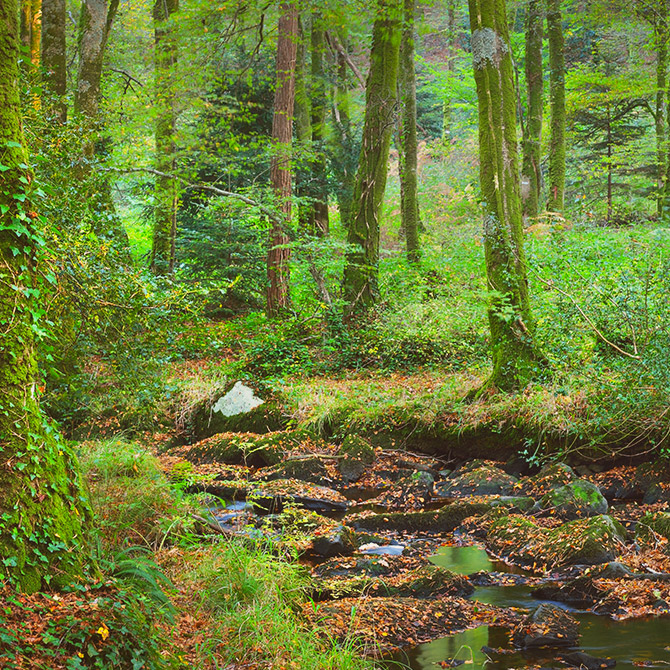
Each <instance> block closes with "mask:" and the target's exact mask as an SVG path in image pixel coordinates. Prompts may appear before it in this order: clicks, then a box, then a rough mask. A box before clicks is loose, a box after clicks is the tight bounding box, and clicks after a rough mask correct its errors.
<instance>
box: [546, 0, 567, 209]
mask: <svg viewBox="0 0 670 670" xmlns="http://www.w3.org/2000/svg"><path fill="white" fill-rule="evenodd" d="M547 33H548V35H549V114H550V117H551V123H550V138H549V197H548V199H547V210H548V211H550V212H555V213H557V214H562V213H563V208H564V199H565V54H564V53H563V41H564V40H563V17H562V15H561V2H560V0H547Z"/></svg>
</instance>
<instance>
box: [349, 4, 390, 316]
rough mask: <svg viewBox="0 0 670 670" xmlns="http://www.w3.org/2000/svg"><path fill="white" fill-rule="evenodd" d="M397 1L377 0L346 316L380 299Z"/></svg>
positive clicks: (352, 230) (356, 188) (350, 251)
mask: <svg viewBox="0 0 670 670" xmlns="http://www.w3.org/2000/svg"><path fill="white" fill-rule="evenodd" d="M401 17H402V5H401V2H400V0H378V2H377V5H376V19H375V23H374V26H373V29H372V49H371V52H370V70H369V73H368V78H367V82H366V87H365V121H364V124H363V142H362V146H361V155H360V159H359V163H358V172H357V173H356V182H355V186H354V196H353V203H354V211H353V213H352V217H351V222H350V225H349V230H348V234H347V241H348V243H349V251H348V252H347V256H346V263H345V267H344V297H345V300H346V305H347V306H346V310H345V311H346V316H347V318H351V317H353V316H354V315H355V314H358V313H364V312H366V311H367V310H369V309H370V308H371V307H372V306H373V305H374V304H375V303H376V302H377V299H378V293H379V287H378V276H379V214H380V209H381V204H382V201H383V198H384V191H385V190H386V176H387V162H388V154H389V147H390V142H391V133H392V131H393V127H394V125H395V113H396V110H395V107H396V99H397V79H398V56H399V49H400V24H401Z"/></svg>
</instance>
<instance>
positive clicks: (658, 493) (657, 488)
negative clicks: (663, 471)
mask: <svg viewBox="0 0 670 670" xmlns="http://www.w3.org/2000/svg"><path fill="white" fill-rule="evenodd" d="M660 502H670V485H668V484H667V483H665V482H663V483H660V482H659V483H656V484H652V485H651V486H650V487H649V488H648V489H647V490H646V491H645V493H644V496H643V497H642V504H643V505H655V504H656V503H660Z"/></svg>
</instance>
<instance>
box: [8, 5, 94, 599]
mask: <svg viewBox="0 0 670 670" xmlns="http://www.w3.org/2000/svg"><path fill="white" fill-rule="evenodd" d="M18 10H19V7H18V3H17V0H5V1H4V2H2V3H0V163H1V164H2V172H0V212H1V215H0V389H2V394H1V395H0V581H3V580H9V581H11V582H13V583H15V584H16V585H18V586H19V588H21V589H22V590H24V591H28V592H32V591H36V590H38V589H40V588H44V587H46V586H48V585H51V586H55V587H58V586H61V585H63V584H65V583H69V582H71V581H73V579H74V578H75V577H76V576H77V575H81V574H82V572H83V570H84V567H85V564H86V560H87V554H86V550H87V549H88V546H87V539H86V536H85V534H84V530H83V528H84V523H85V522H87V521H89V516H90V515H89V512H88V508H87V504H86V502H85V498H84V495H83V490H82V487H81V482H80V478H79V475H78V472H77V467H76V462H75V459H74V457H73V456H72V454H71V453H70V451H69V449H68V447H66V445H65V444H64V443H63V442H62V441H61V440H60V439H59V437H58V434H57V433H56V432H55V430H54V429H53V427H52V426H51V425H50V424H49V423H48V422H47V420H46V419H45V417H44V416H43V415H42V414H41V412H40V409H39V405H38V397H39V394H40V385H39V381H38V373H37V364H36V361H35V351H34V330H35V329H36V320H37V318H38V315H39V312H40V306H39V304H38V300H39V297H40V290H39V285H38V284H37V282H36V273H35V263H36V258H35V250H36V248H37V246H38V244H39V241H38V240H39V231H38V230H37V225H38V223H39V219H38V218H37V215H36V214H35V213H34V212H33V211H32V210H31V206H30V204H29V192H30V184H31V181H32V175H31V173H30V170H29V169H28V168H27V166H26V161H27V156H26V152H25V149H24V148H23V136H22V133H21V119H20V106H19V91H18V84H17V82H18V76H19V73H18V57H19V40H18V21H17V19H18V16H19V13H18Z"/></svg>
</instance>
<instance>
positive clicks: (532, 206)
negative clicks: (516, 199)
mask: <svg viewBox="0 0 670 670" xmlns="http://www.w3.org/2000/svg"><path fill="white" fill-rule="evenodd" d="M542 14H543V13H542V0H528V13H527V18H526V88H527V96H528V97H527V104H528V111H527V120H526V128H525V130H526V133H525V137H524V143H523V166H522V170H521V176H522V189H521V193H522V196H523V213H524V216H527V217H530V218H531V219H532V218H535V217H537V215H538V214H539V204H540V190H541V187H542V172H541V170H540V161H541V159H542V107H543V105H542V93H543V88H544V86H543V80H542V23H543V15H542Z"/></svg>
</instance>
